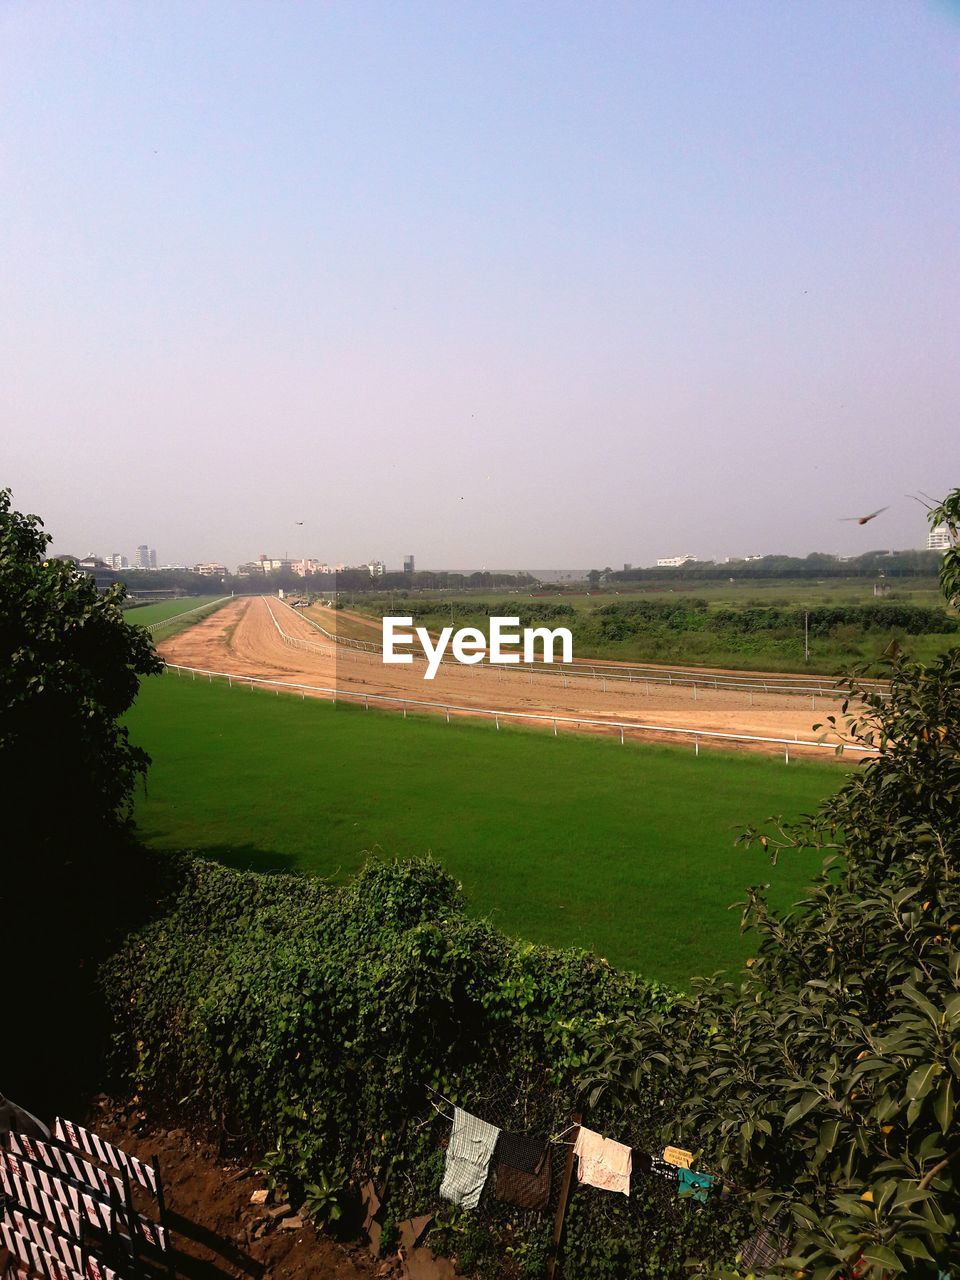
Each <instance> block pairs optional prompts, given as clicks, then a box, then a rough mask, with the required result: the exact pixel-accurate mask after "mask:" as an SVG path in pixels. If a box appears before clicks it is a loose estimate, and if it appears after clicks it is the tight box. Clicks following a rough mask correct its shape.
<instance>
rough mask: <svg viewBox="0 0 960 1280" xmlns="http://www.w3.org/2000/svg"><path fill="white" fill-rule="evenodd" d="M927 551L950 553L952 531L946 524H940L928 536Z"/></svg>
mask: <svg viewBox="0 0 960 1280" xmlns="http://www.w3.org/2000/svg"><path fill="white" fill-rule="evenodd" d="M927 550H928V551H949V550H950V530H949V529H948V528H947V526H946V525H945V524H938V525H937V526H936V528H934V529H931V530H930V532H929V533H928V534H927Z"/></svg>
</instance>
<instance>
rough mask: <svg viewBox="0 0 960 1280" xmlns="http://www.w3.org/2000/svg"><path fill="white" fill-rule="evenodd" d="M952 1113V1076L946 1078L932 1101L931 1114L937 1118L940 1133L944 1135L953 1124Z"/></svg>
mask: <svg viewBox="0 0 960 1280" xmlns="http://www.w3.org/2000/svg"><path fill="white" fill-rule="evenodd" d="M953 1111H954V1105H953V1076H947V1077H946V1079H945V1080H944V1081H943V1083H942V1084H941V1085H940V1088H939V1089H938V1090H937V1096H936V1097H935V1098H934V1100H933V1114H934V1115H935V1116H936V1117H937V1123H938V1124H939V1125H940V1132H941V1133H946V1132H947V1131H948V1130H949V1128H950V1126H951V1124H952V1123H953Z"/></svg>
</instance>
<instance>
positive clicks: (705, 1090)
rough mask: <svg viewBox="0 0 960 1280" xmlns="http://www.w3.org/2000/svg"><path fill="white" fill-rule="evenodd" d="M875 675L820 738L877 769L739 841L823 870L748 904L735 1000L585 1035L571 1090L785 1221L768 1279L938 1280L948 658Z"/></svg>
mask: <svg viewBox="0 0 960 1280" xmlns="http://www.w3.org/2000/svg"><path fill="white" fill-rule="evenodd" d="M955 497H956V499H957V501H956V502H955V504H954V507H953V510H954V512H955V519H954V526H953V527H954V530H955V529H956V524H957V519H956V514H960V494H958V495H955ZM946 562H947V563H946V571H945V573H944V575H943V580H944V583H945V586H947V587H948V588H950V587H955V586H956V584H957V581H958V578H957V559H956V553H954V554H953V555H948V556H947V557H946ZM887 667H888V671H889V676H890V690H889V695H888V697H886V698H882V697H881V696H879V695H877V694H874V693H870V692H867V691H865V690H863V689H861V688H859V687H858V683H857V679H856V678H853V679H851V680H850V681H848V682H847V687H848V691H849V693H850V696H851V702H850V703H848V704H845V705H844V707H843V713H842V714H841V716H840V717H836V718H835V717H830V719H831V720H833V721H834V723H836V722H837V720H841V721H843V724H844V728H845V732H846V734H847V736H848V737H849V739H850V740H851V741H853V742H855V743H858V744H860V745H866V746H873V747H876V748H877V750H878V754H877V755H876V756H875V757H874V758H872V759H869V761H868V763H866V765H865V766H864V767H863V769H862V771H861V772H860V773H859V774H857V775H855V776H854V777H853V778H851V780H850V781H849V782H848V783H847V784H846V785H845V786H844V787H842V788H841V789H840V791H839V792H838V793H837V794H836V795H835V796H833V797H831V798H830V799H828V800H827V801H825V802H824V804H823V805H822V807H821V809H820V811H819V812H818V813H817V814H816V815H814V816H813V817H810V818H807V819H805V820H804V821H802V822H801V823H799V824H797V825H795V826H793V827H792V828H789V829H783V828H782V827H780V826H775V827H774V828H773V830H772V833H771V832H769V831H753V832H749V833H747V837H746V838H747V840H748V842H759V844H760V845H761V846H762V847H763V848H764V849H766V850H767V851H768V852H770V853H771V854H772V856H773V858H774V859H776V858H777V857H780V856H789V852H790V851H792V850H794V849H801V848H802V849H810V848H814V849H820V850H822V851H823V852H824V855H825V857H824V862H823V869H822V871H821V873H820V874H819V875H818V876H817V878H816V880H815V883H814V886H813V890H812V892H811V894H810V896H809V898H808V899H807V900H806V901H805V902H802V903H799V904H797V906H796V907H795V908H794V909H793V910H792V911H790V912H788V913H786V914H782V915H781V914H778V913H775V912H773V911H771V910H770V908H769V906H768V904H767V901H766V898H765V894H764V891H763V889H762V888H755V889H753V890H751V891H750V893H749V896H748V898H747V901H746V903H745V905H744V913H743V920H744V926H745V927H748V928H751V929H753V930H755V931H756V932H757V934H758V937H759V950H758V954H757V956H756V959H755V960H754V961H753V962H748V964H749V967H748V973H747V976H746V977H745V979H744V980H743V981H741V982H739V983H731V982H728V981H724V980H723V978H722V977H717V978H714V979H710V980H706V981H702V982H700V983H699V984H697V988H696V990H695V992H694V994H693V996H691V997H683V998H681V999H679V1000H678V1001H677V1002H676V1003H675V1004H674V1005H672V1006H671V1008H670V1010H669V1013H668V1014H664V1013H663V1012H661V1011H656V1010H654V1011H651V1012H649V1013H645V1014H643V1015H641V1017H640V1018H639V1019H634V1018H624V1017H620V1018H618V1019H616V1020H615V1021H614V1022H613V1023H611V1024H610V1025H609V1026H607V1027H604V1028H601V1029H598V1032H597V1034H596V1037H595V1041H594V1046H593V1060H592V1064H591V1070H590V1071H589V1072H587V1073H586V1074H585V1081H586V1083H587V1086H588V1091H589V1097H590V1101H591V1102H592V1103H593V1104H596V1103H597V1102H598V1101H600V1100H601V1099H602V1098H605V1099H606V1101H607V1105H609V1106H613V1107H614V1108H619V1109H622V1110H624V1111H627V1112H628V1111H629V1110H630V1109H631V1108H633V1107H636V1108H640V1109H644V1108H646V1107H647V1106H648V1100H649V1097H650V1095H651V1093H653V1094H659V1096H660V1097H661V1098H663V1099H665V1101H666V1106H665V1109H664V1115H663V1120H664V1123H663V1125H662V1127H661V1131H660V1133H661V1137H662V1138H663V1139H665V1140H670V1141H680V1142H681V1143H682V1144H683V1145H685V1146H687V1147H690V1148H691V1149H693V1150H694V1151H696V1152H697V1153H698V1156H699V1157H700V1158H702V1159H703V1161H704V1164H705V1166H706V1167H707V1168H710V1169H718V1170H720V1171H722V1172H723V1173H724V1174H725V1175H727V1176H728V1177H729V1178H730V1179H731V1181H733V1182H735V1183H736V1184H737V1185H738V1187H739V1189H740V1190H741V1192H742V1193H743V1194H744V1195H745V1196H746V1197H747V1198H749V1200H751V1201H752V1203H753V1205H754V1206H755V1209H756V1213H757V1217H758V1220H759V1219H760V1217H761V1216H764V1215H773V1216H777V1215H779V1214H781V1213H783V1214H785V1215H786V1220H787V1221H788V1222H789V1223H790V1230H791V1233H792V1236H793V1247H792V1255H791V1256H790V1257H789V1258H787V1259H785V1260H784V1262H783V1264H782V1267H781V1269H780V1270H776V1269H774V1271H771V1274H774V1272H775V1273H776V1274H781V1273H783V1274H789V1273H790V1271H791V1269H792V1268H802V1269H803V1271H802V1274H804V1275H808V1276H810V1277H812V1278H813V1280H833V1278H835V1277H839V1276H841V1275H849V1274H850V1272H851V1269H852V1268H853V1267H854V1266H858V1267H859V1269H858V1270H857V1274H858V1275H863V1276H867V1277H873V1278H874V1280H880V1278H881V1277H890V1276H893V1275H908V1276H911V1277H917V1278H918V1280H919V1278H920V1277H923V1278H926V1277H930V1280H935V1278H936V1277H937V1276H938V1275H939V1274H940V1272H941V1270H944V1271H945V1270H947V1269H948V1268H950V1267H953V1268H957V1267H958V1266H960V1241H958V1238H957V1234H956V1232H957V1224H958V1217H960V1180H958V1164H957V1162H958V1161H960V1145H958V1137H960V1134H958V1126H957V1119H956V1115H957V1112H956V1107H957V1098H958V1094H960V1049H958V1046H960V948H958V946H957V943H958V940H960V877H958V867H960V649H957V648H954V649H953V650H951V651H950V652H949V653H947V654H945V655H943V656H942V657H941V658H939V659H938V660H937V661H936V662H934V663H932V664H930V665H928V666H922V665H920V664H917V663H913V662H907V661H905V660H904V659H903V658H902V657H900V656H893V657H890V658H889V659H888V661H887ZM851 706H852V707H853V708H854V710H853V712H852V713H851V712H850V707H851ZM844 717H846V718H844ZM725 1274H733V1273H725Z"/></svg>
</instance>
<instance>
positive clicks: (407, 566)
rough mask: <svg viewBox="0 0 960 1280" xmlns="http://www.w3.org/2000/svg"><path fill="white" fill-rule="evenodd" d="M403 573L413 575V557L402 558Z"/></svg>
mask: <svg viewBox="0 0 960 1280" xmlns="http://www.w3.org/2000/svg"><path fill="white" fill-rule="evenodd" d="M403 572H404V573H413V556H404V557H403Z"/></svg>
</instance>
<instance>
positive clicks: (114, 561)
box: [107, 551, 130, 569]
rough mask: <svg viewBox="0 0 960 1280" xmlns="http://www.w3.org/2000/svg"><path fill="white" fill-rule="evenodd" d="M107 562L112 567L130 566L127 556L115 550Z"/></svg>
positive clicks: (126, 567)
mask: <svg viewBox="0 0 960 1280" xmlns="http://www.w3.org/2000/svg"><path fill="white" fill-rule="evenodd" d="M107 564H108V565H109V566H110V568H111V569H129V568H130V561H129V560H128V559H127V557H126V556H122V555H121V554H120V552H119V551H114V553H113V555H110V556H107Z"/></svg>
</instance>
